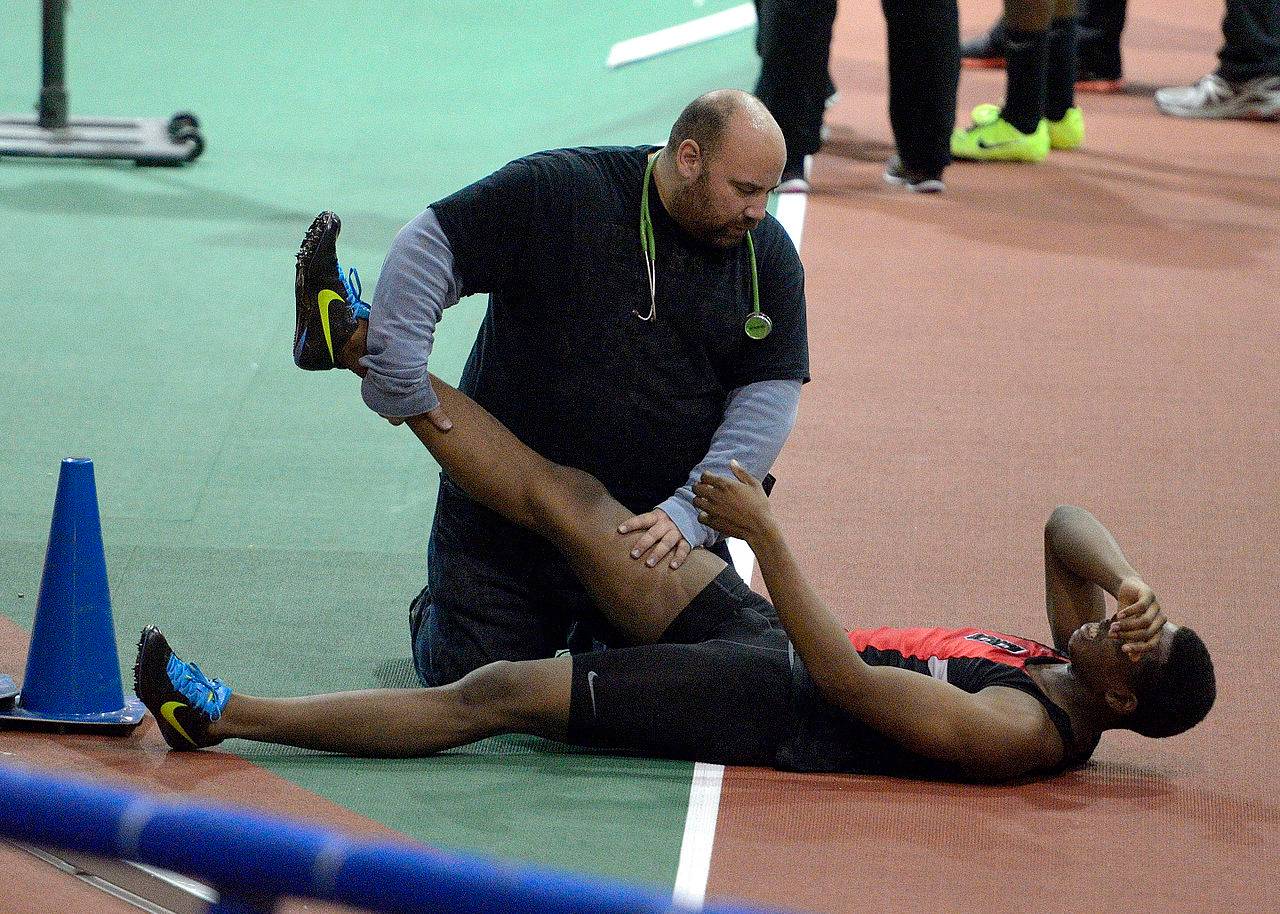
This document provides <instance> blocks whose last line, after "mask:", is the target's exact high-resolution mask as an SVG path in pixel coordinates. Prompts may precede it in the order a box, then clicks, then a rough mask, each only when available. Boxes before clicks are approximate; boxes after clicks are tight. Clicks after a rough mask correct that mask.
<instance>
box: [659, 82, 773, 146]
mask: <svg viewBox="0 0 1280 914" xmlns="http://www.w3.org/2000/svg"><path fill="white" fill-rule="evenodd" d="M685 140H693V142H695V143H697V144H698V148H699V149H700V150H701V152H702V154H703V155H704V156H707V157H714V156H715V155H717V154H718V153H719V152H720V149H721V148H722V147H723V146H724V145H725V143H733V144H734V145H735V146H736V145H745V146H749V147H756V148H757V149H758V152H759V154H761V155H770V154H776V153H777V152H778V151H779V150H780V151H781V152H782V155H783V158H785V157H786V142H785V141H784V140H783V138H782V130H781V129H780V128H779V127H778V122H777V121H775V120H774V119H773V115H772V114H770V113H769V109H768V108H766V107H765V106H764V103H763V102H761V101H760V99H758V98H756V97H755V96H754V95H751V94H749V93H747V92H743V91H742V90H741V89H715V90H713V91H711V92H707V93H704V94H703V95H699V96H698V97H697V98H695V99H694V100H693V101H691V102H689V104H688V105H686V106H685V109H684V110H683V111H681V112H680V116H679V117H678V118H676V122H675V124H674V125H673V126H672V128H671V135H670V136H669V137H668V138H667V150H668V151H669V152H670V153H672V154H674V153H675V151H676V150H677V149H679V148H680V144H681V143H683V142H684V141H685ZM744 151H746V150H744ZM751 151H755V150H751Z"/></svg>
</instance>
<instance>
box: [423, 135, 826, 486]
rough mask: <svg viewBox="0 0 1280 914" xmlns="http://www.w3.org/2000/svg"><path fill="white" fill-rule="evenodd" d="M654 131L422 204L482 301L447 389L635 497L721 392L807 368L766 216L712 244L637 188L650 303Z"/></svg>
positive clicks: (674, 475)
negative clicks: (726, 242)
mask: <svg viewBox="0 0 1280 914" xmlns="http://www.w3.org/2000/svg"><path fill="white" fill-rule="evenodd" d="M652 151H653V147H649V146H644V147H602V148H584V149H559V150H553V151H550V152H540V153H536V154H534V155H531V156H527V157H525V158H522V159H517V160H516V161H514V162H511V163H509V164H508V165H506V166H504V167H503V168H501V169H500V170H498V171H497V172H495V173H494V174H492V175H490V176H489V177H487V178H484V179H482V180H480V181H477V182H476V183H475V184H472V185H470V186H469V187H465V188H463V189H462V190H460V191H458V192H457V193H455V194H453V195H452V196H449V197H446V198H445V199H443V200H441V201H439V202H438V203H435V204H433V205H432V206H433V209H434V210H435V212H436V216H437V218H438V219H439V220H440V225H441V227H442V228H443V229H444V233H445V236H446V237H447V238H448V239H449V245H450V247H451V249H452V251H453V257H454V272H455V273H456V274H457V276H458V277H459V279H460V281H461V283H462V293H463V294H464V295H470V294H472V293H476V292H488V293H490V295H489V309H488V312H487V313H486V314H485V318H484V323H483V325H482V326H481V328H480V333H479V336H478V337H477V339H476V343H475V347H474V348H473V349H472V350H471V356H470V358H469V359H468V360H467V365H466V368H465V370H464V372H463V376H462V380H461V383H460V384H459V387H460V388H461V389H462V390H463V391H464V392H465V393H467V394H468V395H470V396H471V397H472V398H474V399H475V400H476V401H477V402H478V403H480V404H481V405H482V406H484V407H485V408H486V409H488V410H489V411H490V412H492V413H493V414H494V415H495V416H497V417H498V419H500V420H501V421H502V422H503V424H505V425H506V426H507V427H508V428H510V429H511V430H512V431H513V432H514V433H515V434H516V435H517V436H518V437H519V438H520V439H521V440H522V441H524V442H525V443H526V444H528V445H529V446H530V447H532V448H533V449H534V450H536V451H538V452H539V453H541V454H543V455H545V456H546V457H548V458H550V459H552V460H554V461H556V462H558V463H564V464H568V465H570V466H574V467H578V468H580V469H583V470H586V471H588V472H590V473H592V474H594V475H595V476H597V477H598V478H599V479H600V480H601V481H602V482H604V484H605V486H606V487H607V488H608V489H609V491H610V492H612V493H613V494H614V495H615V496H616V497H617V498H618V499H619V500H620V501H622V502H623V503H624V504H626V505H627V507H629V508H631V509H632V510H635V511H642V510H648V509H650V508H652V507H653V506H654V505H655V504H658V503H659V502H661V501H663V500H664V499H666V498H668V497H669V496H670V495H671V493H672V492H674V491H675V490H676V489H677V488H678V487H679V486H681V485H683V484H684V482H685V479H686V477H687V475H688V473H689V471H690V470H692V469H693V468H694V467H695V466H696V465H697V464H698V463H699V462H701V460H702V458H703V457H705V456H706V452H707V449H708V447H709V446H710V443H711V438H712V435H713V434H714V433H715V430H716V428H717V427H718V426H719V425H720V423H721V421H722V420H723V418H724V407H725V401H726V398H727V397H728V394H729V392H730V391H732V390H733V389H734V388H737V387H741V386H743V385H745V384H751V383H754V382H756V381H765V380H775V379H793V380H801V381H807V380H808V375H809V353H808V340H807V333H806V324H805V308H804V271H803V269H802V267H801V265H800V258H799V256H798V255H797V254H796V251H795V247H794V245H792V243H791V240H790V238H789V237H788V236H787V234H786V232H785V231H784V230H783V229H782V226H781V225H779V224H778V222H777V220H775V219H774V218H773V217H772V216H766V217H765V220H764V222H762V223H761V224H760V225H759V226H758V227H757V228H756V229H755V230H754V231H753V233H752V237H753V239H754V241H755V248H756V258H757V266H758V274H759V283H760V307H761V310H762V311H764V312H765V313H766V314H768V315H769V317H770V318H771V319H772V320H773V332H772V333H770V334H769V336H768V337H767V338H765V339H764V340H752V339H750V338H748V337H747V336H746V334H745V333H744V332H743V323H744V321H745V320H746V318H747V316H748V314H749V313H750V312H751V265H750V259H749V256H748V252H747V245H746V242H745V241H744V242H742V243H741V244H739V245H737V246H736V247H734V248H731V249H729V250H720V249H716V248H712V247H709V246H706V245H702V244H700V243H698V242H697V241H695V240H694V239H693V238H692V237H690V236H689V235H687V234H685V233H684V232H683V231H682V230H681V229H680V228H679V226H677V225H676V223H675V222H674V221H673V220H672V219H671V217H670V216H669V215H668V214H667V212H666V211H665V209H664V208H663V206H662V201H661V199H660V198H659V196H658V193H657V191H656V188H654V187H653V186H651V188H650V193H649V206H650V212H651V214H652V218H653V223H654V234H655V241H656V244H657V252H658V253H657V273H658V276H657V287H658V289H657V312H658V316H657V319H656V320H654V321H650V322H645V321H642V320H640V319H639V318H638V317H636V313H637V312H638V313H640V314H647V313H648V311H649V286H648V280H647V277H646V273H645V262H644V254H643V251H642V248H641V246H640V192H641V184H642V181H643V178H644V170H645V164H646V161H647V156H648V154H649V153H650V152H652Z"/></svg>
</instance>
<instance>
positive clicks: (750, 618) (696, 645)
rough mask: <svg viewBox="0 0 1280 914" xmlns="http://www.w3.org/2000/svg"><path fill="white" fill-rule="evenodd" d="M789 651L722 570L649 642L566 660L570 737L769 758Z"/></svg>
mask: <svg viewBox="0 0 1280 914" xmlns="http://www.w3.org/2000/svg"><path fill="white" fill-rule="evenodd" d="M792 658H793V654H792V649H791V643H790V642H789V641H788V640H787V635H786V632H784V631H783V630H782V628H781V626H779V625H778V622H777V614H776V613H775V611H774V609H773V607H772V606H771V605H770V604H769V602H768V601H767V600H765V599H764V598H763V597H761V596H760V595H759V594H757V593H755V591H753V590H752V589H751V588H750V587H748V586H747V585H746V584H745V583H743V581H742V579H741V578H740V577H738V575H737V574H736V573H735V572H734V570H733V568H731V567H729V568H726V569H725V570H724V571H722V572H721V573H720V574H719V576H717V577H716V579H715V580H714V581H712V582H711V583H710V584H708V585H707V586H706V587H705V588H704V589H703V591H702V592H701V593H699V594H698V595H697V596H696V597H694V599H693V602H691V603H690V604H689V605H688V606H687V607H685V609H684V611H683V612H681V613H680V615H679V616H677V617H676V619H675V621H674V622H672V623H671V625H670V627H668V628H667V630H666V632H664V633H663V635H662V638H661V639H659V641H658V642H657V643H656V644H646V645H639V646H636V647H626V648H619V649H617V650H607V651H592V652H589V653H584V654H575V655H574V657H573V689H572V693H571V698H570V702H569V733H568V738H569V742H572V743H575V744H577V745H581V746H591V747H594V748H603V749H615V750H621V751H625V752H631V753H637V754H643V755H659V756H663V757H666V758H679V759H690V760H696V761H703V762H715V763H719V764H725V765H773V764H774V754H775V751H776V748H777V746H778V744H779V742H781V741H782V740H784V739H786V738H788V737H789V735H790V732H791V729H792V726H791V723H790V722H791V721H792V719H793V715H792V713H791V710H790V697H791V681H792V669H791V668H792Z"/></svg>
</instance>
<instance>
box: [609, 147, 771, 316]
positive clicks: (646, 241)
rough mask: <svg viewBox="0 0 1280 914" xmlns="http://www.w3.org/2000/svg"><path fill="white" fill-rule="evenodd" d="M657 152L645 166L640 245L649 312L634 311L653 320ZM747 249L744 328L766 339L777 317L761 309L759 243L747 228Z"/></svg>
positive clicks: (656, 308)
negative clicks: (652, 191)
mask: <svg viewBox="0 0 1280 914" xmlns="http://www.w3.org/2000/svg"><path fill="white" fill-rule="evenodd" d="M656 159H657V156H654V157H653V158H651V159H650V160H649V163H648V164H647V165H645V168H644V190H642V191H640V247H641V248H642V249H643V250H644V266H645V274H646V275H647V277H648V279H649V313H648V314H647V315H643V314H641V313H640V312H639V311H636V312H634V313H635V315H636V317H638V318H640V320H642V321H651V320H653V319H654V318H656V317H657V316H658V245H657V242H656V241H655V240H654V237H653V219H652V217H651V216H650V215H649V178H650V177H651V176H652V175H653V163H654V161H656ZM747 252H748V253H749V254H750V257H751V314H750V315H748V317H747V321H746V323H745V324H744V325H743V328H742V329H743V331H744V332H745V333H746V334H747V336H748V337H750V338H751V339H753V340H762V339H764V338H765V337H766V336H768V335H769V331H770V330H772V329H773V321H772V320H770V319H769V315H767V314H765V313H764V312H763V311H761V310H760V277H759V274H758V273H757V271H756V245H755V241H753V240H752V238H751V233H750V232H747Z"/></svg>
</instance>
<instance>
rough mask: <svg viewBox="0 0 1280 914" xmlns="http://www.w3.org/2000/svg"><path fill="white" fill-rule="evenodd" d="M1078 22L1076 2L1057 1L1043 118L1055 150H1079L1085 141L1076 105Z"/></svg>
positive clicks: (1050, 38) (1067, 0) (1051, 26)
mask: <svg viewBox="0 0 1280 914" xmlns="http://www.w3.org/2000/svg"><path fill="white" fill-rule="evenodd" d="M1078 47H1079V20H1078V19H1077V18H1076V5H1075V0H1057V5H1056V7H1055V8H1054V11H1053V22H1052V24H1051V25H1050V26H1049V60H1048V66H1047V72H1046V75H1045V95H1044V117H1045V120H1046V121H1048V123H1049V146H1050V148H1052V149H1078V148H1079V147H1080V145H1081V144H1082V143H1083V142H1084V114H1083V113H1082V112H1081V111H1080V109H1079V108H1078V107H1077V106H1076V59H1077V52H1078Z"/></svg>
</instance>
